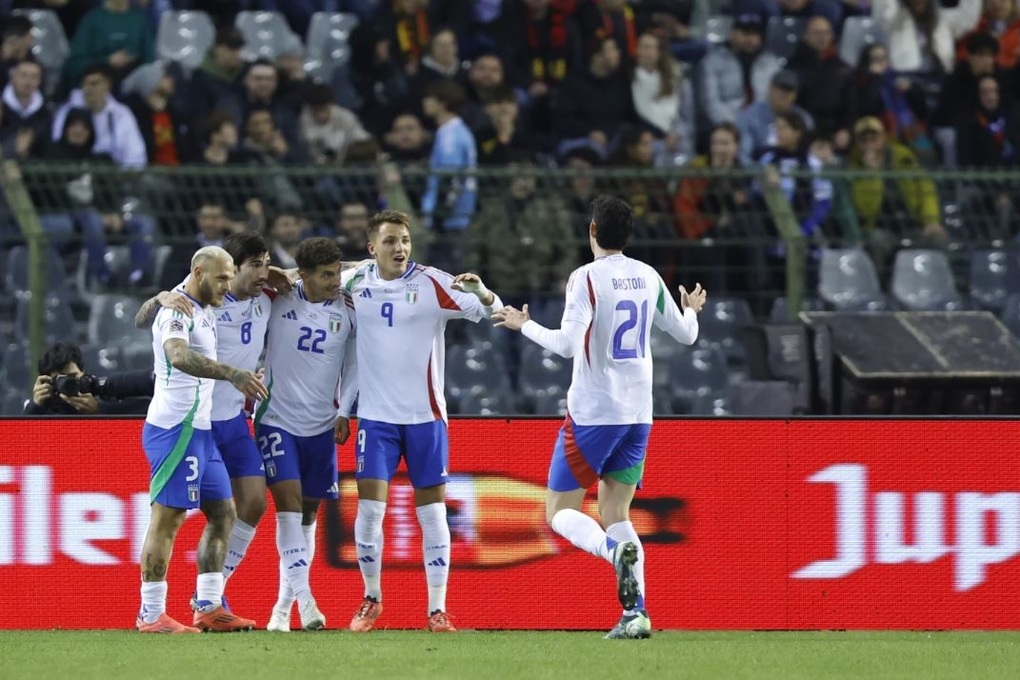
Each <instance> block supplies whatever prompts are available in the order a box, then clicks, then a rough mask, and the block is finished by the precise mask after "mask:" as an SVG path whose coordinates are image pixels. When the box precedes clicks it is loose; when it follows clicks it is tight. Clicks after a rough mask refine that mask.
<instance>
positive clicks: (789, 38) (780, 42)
mask: <svg viewBox="0 0 1020 680" xmlns="http://www.w3.org/2000/svg"><path fill="white" fill-rule="evenodd" d="M805 26H807V19H805V18H803V17H769V22H768V24H767V25H766V27H765V49H767V50H769V51H770V52H772V53H773V54H775V55H776V56H777V57H781V58H783V59H789V58H790V57H791V56H793V52H794V50H796V49H797V43H798V42H800V37H801V36H802V35H804V27H805Z"/></svg>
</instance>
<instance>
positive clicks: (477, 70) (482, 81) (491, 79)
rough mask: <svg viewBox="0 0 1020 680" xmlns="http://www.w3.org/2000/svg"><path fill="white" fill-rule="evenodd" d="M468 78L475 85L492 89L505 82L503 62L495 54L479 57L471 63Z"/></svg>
mask: <svg viewBox="0 0 1020 680" xmlns="http://www.w3.org/2000/svg"><path fill="white" fill-rule="evenodd" d="M468 78H469V79H470V80H471V84H472V85H474V86H475V87H479V88H483V89H492V88H494V87H496V86H498V85H500V84H502V83H503V62H502V61H500V60H499V57H497V56H495V55H493V54H486V55H483V56H481V57H478V58H477V59H475V60H474V62H473V63H472V64H471V70H470V71H469V72H468Z"/></svg>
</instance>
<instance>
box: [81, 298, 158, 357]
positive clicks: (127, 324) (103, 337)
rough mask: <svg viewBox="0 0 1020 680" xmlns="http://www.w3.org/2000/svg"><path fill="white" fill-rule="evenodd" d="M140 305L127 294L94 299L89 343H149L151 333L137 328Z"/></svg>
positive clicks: (91, 309)
mask: <svg viewBox="0 0 1020 680" xmlns="http://www.w3.org/2000/svg"><path fill="white" fill-rule="evenodd" d="M140 306H141V301H140V300H138V299H136V298H133V297H130V296H127V295H114V294H101V295H96V296H95V297H93V298H92V302H91V305H90V310H89V323H88V342H90V343H92V344H100V345H105V346H111V345H112V346H123V345H129V344H132V343H143V344H149V343H150V342H151V340H150V335H149V331H148V330H144V329H138V328H135V314H136V313H137V312H138V308H139V307H140Z"/></svg>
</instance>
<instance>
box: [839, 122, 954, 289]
mask: <svg viewBox="0 0 1020 680" xmlns="http://www.w3.org/2000/svg"><path fill="white" fill-rule="evenodd" d="M847 166H848V167H849V168H851V169H856V170H865V171H867V172H866V174H862V175H860V176H858V177H856V178H855V179H853V180H851V182H850V193H851V198H852V201H853V207H854V210H855V211H856V213H857V216H858V219H859V220H860V226H861V231H862V235H863V237H864V243H865V247H866V248H867V249H868V250H869V251H870V252H871V256H872V259H874V261H875V265H876V267H877V268H878V270H879V272H880V274H882V275H883V277H884V275H885V274H886V273H887V272H888V271H889V268H890V265H891V264H892V257H893V255H894V254H895V252H896V250H897V249H898V248H899V247H900V244H901V242H902V240H903V239H911V240H912V241H913V243H914V244H915V246H917V247H921V248H944V247H945V246H946V245H947V243H948V240H949V238H948V234H947V233H946V230H945V227H943V226H942V219H941V214H940V210H939V196H938V192H937V191H936V189H935V183H934V182H933V181H932V180H931V178H929V177H927V176H926V175H925V174H924V172H923V170H922V169H921V164H920V162H919V161H918V160H917V156H915V155H914V152H912V151H911V150H910V149H908V148H907V147H906V146H904V145H902V144H900V143H898V142H893V141H890V140H889V139H888V138H887V137H886V133H885V127H884V126H883V125H882V121H880V120H879V119H878V118H874V117H872V116H867V117H864V118H861V119H860V120H859V121H857V122H856V124H855V125H854V147H853V149H852V150H851V152H850V155H849V158H848V163H847ZM890 170H893V171H896V170H898V171H901V174H900V175H899V176H898V177H897V178H896V179H892V180H890V179H886V178H884V177H883V174H884V173H885V172H887V171H890Z"/></svg>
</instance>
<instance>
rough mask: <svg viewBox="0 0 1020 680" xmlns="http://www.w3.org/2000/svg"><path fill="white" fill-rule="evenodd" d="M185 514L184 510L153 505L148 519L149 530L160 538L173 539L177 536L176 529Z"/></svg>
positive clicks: (182, 521) (179, 526) (181, 522)
mask: <svg viewBox="0 0 1020 680" xmlns="http://www.w3.org/2000/svg"><path fill="white" fill-rule="evenodd" d="M186 516H187V515H186V512H185V511H184V510H178V509H176V508H168V507H165V506H162V505H153V506H152V516H151V518H150V519H149V531H150V532H151V533H152V534H153V535H155V536H158V537H160V538H169V539H170V540H173V539H174V537H175V536H177V530H178V529H180V528H181V525H182V524H184V518H185V517H186Z"/></svg>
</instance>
